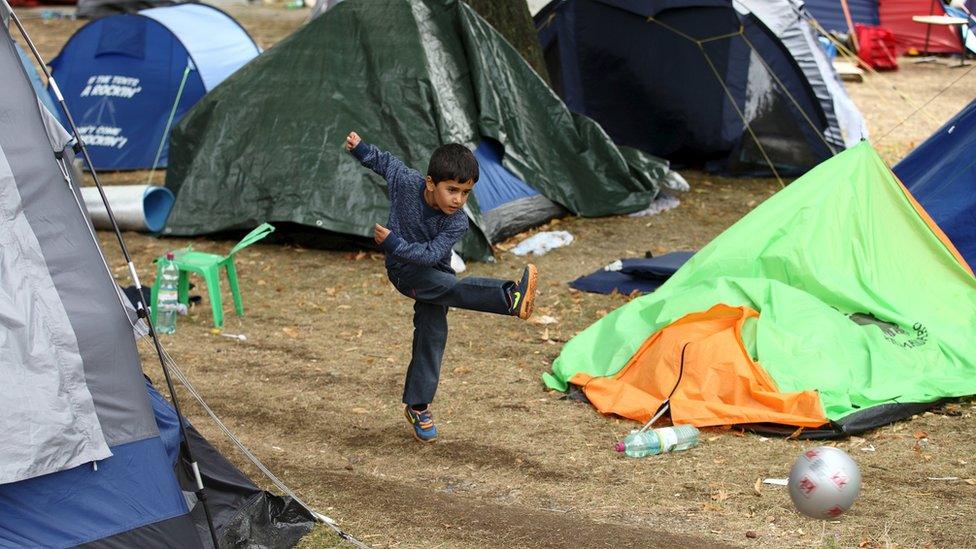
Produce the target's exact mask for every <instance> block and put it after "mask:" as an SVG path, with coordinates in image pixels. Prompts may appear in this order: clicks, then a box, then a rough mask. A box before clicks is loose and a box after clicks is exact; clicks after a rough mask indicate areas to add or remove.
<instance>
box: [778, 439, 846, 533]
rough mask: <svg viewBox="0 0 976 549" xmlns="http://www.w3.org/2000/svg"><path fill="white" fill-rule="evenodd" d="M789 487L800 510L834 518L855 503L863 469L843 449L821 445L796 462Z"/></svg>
mask: <svg viewBox="0 0 976 549" xmlns="http://www.w3.org/2000/svg"><path fill="white" fill-rule="evenodd" d="M789 488H790V499H792V500H793V505H794V506H796V510H797V511H799V512H801V513H803V514H804V515H806V516H808V517H812V518H816V519H822V520H827V519H834V518H837V517H839V516H840V515H841V514H843V513H844V511H847V510H848V509H850V508H851V506H852V505H854V500H855V499H857V494H858V492H860V490H861V470H860V469H858V467H857V463H854V460H853V459H851V457H850V456H849V455H847V454H846V453H845V452H844V451H843V450H840V449H837V448H832V447H830V446H820V447H818V448H812V449H810V450H807V451H805V452H803V453H802V454H800V457H798V458H796V461H795V462H793V468H792V469H790V480H789Z"/></svg>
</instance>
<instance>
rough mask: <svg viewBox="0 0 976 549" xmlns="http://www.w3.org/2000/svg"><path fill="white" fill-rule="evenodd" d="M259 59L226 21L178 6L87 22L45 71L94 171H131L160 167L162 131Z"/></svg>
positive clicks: (207, 9)
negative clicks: (86, 149) (60, 95)
mask: <svg viewBox="0 0 976 549" xmlns="http://www.w3.org/2000/svg"><path fill="white" fill-rule="evenodd" d="M259 53H260V49H259V48H258V46H257V45H256V44H255V43H254V41H253V40H251V37H250V36H248V34H247V32H246V31H244V29H243V28H242V27H241V26H240V25H239V24H238V23H237V22H236V21H234V20H233V19H232V18H231V17H230V16H229V15H227V14H225V13H224V12H222V11H220V10H218V9H216V8H213V7H211V6H207V5H204V4H180V5H176V6H170V7H162V8H152V9H147V10H142V11H140V12H138V13H137V14H125V15H114V16H110V17H103V18H101V19H97V20H95V21H92V22H91V23H88V24H87V25H85V26H84V27H82V28H81V29H79V30H78V32H76V33H75V34H74V36H72V37H71V39H70V40H68V42H67V43H66V44H65V45H64V48H63V49H62V50H61V53H60V54H59V55H58V56H57V57H56V58H55V59H54V60H53V61H51V66H52V68H53V75H54V77H55V79H56V80H57V82H58V85H59V86H60V87H61V92H62V93H63V94H64V98H65V101H66V102H67V104H68V108H69V109H70V110H71V114H72V116H74V118H75V121H76V122H77V124H78V127H79V130H80V131H81V134H82V137H83V138H84V139H85V142H86V143H87V144H88V147H89V152H90V154H91V157H92V163H94V164H95V166H94V167H95V168H97V169H103V170H131V169H141V168H150V167H153V166H154V165H156V166H159V167H162V166H166V158H167V149H168V130H169V129H171V128H172V126H173V125H175V124H176V122H177V121H179V119H180V118H181V117H182V116H183V114H184V113H186V111H188V110H189V109H190V107H192V106H193V105H194V104H196V102H197V101H199V100H200V98H201V97H203V95H204V94H205V93H207V92H208V91H210V90H212V89H213V88H214V87H215V86H217V84H219V83H220V82H222V81H223V80H224V79H225V78H227V77H228V76H230V75H231V74H232V73H233V72H234V71H236V70H237V69H238V68H240V67H241V66H242V65H244V64H245V63H247V62H248V61H250V60H251V59H253V58H254V57H255V56H257V55H258V54H259ZM174 107H175V110H174ZM171 115H172V120H170V117H171ZM157 156H158V158H157Z"/></svg>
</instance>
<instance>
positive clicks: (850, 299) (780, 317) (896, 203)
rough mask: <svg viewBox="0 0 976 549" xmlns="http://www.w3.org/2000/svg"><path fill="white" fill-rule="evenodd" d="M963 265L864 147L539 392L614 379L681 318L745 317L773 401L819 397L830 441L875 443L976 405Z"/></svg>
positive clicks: (776, 200)
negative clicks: (873, 438)
mask: <svg viewBox="0 0 976 549" xmlns="http://www.w3.org/2000/svg"><path fill="white" fill-rule="evenodd" d="M964 265H965V263H964V262H962V261H961V258H960V257H959V255H958V252H956V251H955V250H954V248H952V247H951V244H948V240H947V239H945V237H944V235H942V234H941V233H940V231H939V230H938V229H937V227H935V225H934V224H933V223H931V221H930V220H928V219H927V215H926V214H925V213H924V211H923V210H921V208H920V207H918V206H917V205H916V204H915V203H914V200H913V199H912V198H911V197H910V195H909V194H908V193H907V191H906V190H905V189H904V187H903V186H902V185H901V184H900V182H899V181H898V180H897V179H896V178H895V176H894V174H893V173H892V172H891V170H890V169H889V168H888V166H887V165H885V163H884V162H883V161H882V160H881V159H880V158H879V157H878V155H877V153H876V152H875V151H874V150H873V149H872V148H871V146H870V145H869V144H868V143H867V142H862V143H861V144H860V145H857V146H855V147H853V148H852V149H849V150H848V151H845V152H843V153H841V154H839V155H837V156H836V157H834V158H832V159H830V160H827V161H826V162H824V163H822V164H820V165H819V166H817V167H816V168H815V169H813V170H811V171H810V172H808V173H807V174H806V175H804V176H803V177H802V178H800V179H799V180H797V181H795V182H794V183H793V184H791V185H790V186H789V187H787V188H786V189H784V190H782V191H780V192H779V193H777V194H776V195H774V196H773V197H771V198H770V199H768V200H767V201H766V202H765V203H763V204H762V205H760V206H759V207H758V208H756V209H755V210H754V211H752V212H751V213H749V214H748V215H747V216H745V217H744V218H742V219H741V220H740V221H739V222H738V223H736V224H735V225H733V226H732V227H731V228H729V229H728V230H726V231H725V232H724V233H722V234H721V235H720V236H719V237H718V238H716V239H715V240H714V241H712V242H711V243H710V244H709V245H708V246H706V247H705V248H704V249H702V250H701V251H700V252H698V253H697V254H696V255H695V256H694V257H693V258H692V259H691V260H690V261H689V262H688V263H687V264H685V266H684V267H683V268H682V269H680V270H679V271H678V272H677V273H676V274H675V275H674V276H673V277H672V278H671V279H670V280H669V281H668V282H667V283H666V284H665V285H664V286H662V287H661V288H660V289H658V290H657V291H656V292H654V293H653V294H650V295H647V296H644V297H641V298H638V299H635V300H633V301H631V302H629V303H628V304H626V305H624V306H623V307H621V308H619V309H617V310H615V311H613V312H611V313H610V314H609V315H607V316H606V317H604V318H602V319H600V320H599V321H598V322H596V323H595V324H593V325H592V326H590V327H589V328H587V329H586V330H584V331H583V332H581V333H580V334H579V335H577V336H576V337H574V338H573V339H572V340H570V341H569V342H568V343H567V344H566V345H565V347H564V348H563V350H562V353H561V354H560V356H559V357H558V358H557V359H556V360H555V362H554V363H553V366H552V373H547V374H545V375H544V381H545V383H546V385H548V386H549V387H551V388H554V389H559V390H566V389H567V383H568V381H569V380H570V378H572V377H573V376H574V375H576V374H578V373H582V374H586V375H589V376H594V377H595V378H601V377H604V376H614V375H615V374H617V373H618V372H620V371H621V369H622V368H623V367H624V366H625V365H626V364H627V363H628V362H629V361H631V358H632V356H633V355H634V354H635V351H636V350H637V349H638V348H639V347H641V345H642V344H643V343H644V342H645V340H648V338H649V337H650V336H651V335H652V334H654V333H655V332H657V331H658V330H661V329H662V328H664V327H666V326H669V325H671V324H672V323H673V322H675V321H676V320H678V319H679V318H682V317H684V316H685V315H688V314H690V313H696V312H699V311H705V310H707V309H709V308H711V307H713V306H715V305H717V304H726V305H729V306H733V307H736V306H748V307H750V308H751V309H753V310H755V311H758V312H759V317H758V320H756V321H754V322H751V323H747V324H746V325H745V328H744V329H743V330H742V334H741V341H742V344H743V346H744V349H746V350H747V351H748V353H749V354H750V355H751V356H752V358H753V359H754V360H755V361H756V362H757V363H758V364H760V365H761V367H762V368H763V369H765V372H766V373H767V374H768V375H769V377H771V378H772V381H773V382H774V384H775V387H776V389H778V390H779V391H780V392H781V393H794V392H799V391H808V390H815V391H816V394H817V395H819V399H820V404H821V405H822V408H823V414H824V416H825V417H826V418H827V419H828V420H830V422H831V423H832V425H830V426H829V427H828V428H827V430H828V431H830V432H832V433H833V434H841V433H851V432H857V431H861V430H864V429H869V428H872V427H876V426H878V425H880V424H884V423H887V422H890V421H894V420H896V419H900V418H903V417H907V416H908V415H910V414H911V413H915V412H917V410H918V409H919V407H918V406H917V405H918V404H919V403H932V402H935V401H938V400H940V399H942V398H945V397H958V396H963V395H972V394H976V337H974V334H976V279H974V278H973V275H972V273H971V272H970V271H969V270H968V267H965V266H964ZM678 351H680V350H676V351H675V352H678ZM682 360H684V359H682ZM709 367H715V368H721V365H720V364H715V363H713V364H711V365H709ZM674 382H675V379H674V377H671V378H670V379H668V380H666V383H665V384H667V385H668V387H670V384H673V383H674ZM662 383H664V382H662ZM665 394H666V393H665ZM651 413H653V410H652V411H651Z"/></svg>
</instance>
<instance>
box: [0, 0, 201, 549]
mask: <svg viewBox="0 0 976 549" xmlns="http://www.w3.org/2000/svg"><path fill="white" fill-rule="evenodd" d="M0 2H2V3H3V7H4V8H5V9H6V10H7V12H8V13H9V14H10V20H11V21H13V22H14V25H16V26H17V30H18V31H20V34H21V36H23V37H24V40H25V41H26V42H27V45H28V46H30V50H31V53H33V54H34V58H35V59H36V60H37V62H38V64H39V65H40V66H41V70H42V71H44V76H45V77H47V80H48V84H49V85H50V86H51V89H52V90H54V95H55V97H56V99H57V101H58V104H59V105H60V106H61V110H62V111H63V112H64V115H65V118H66V119H67V121H68V125H69V126H71V133H72V134H73V135H74V136H75V139H76V140H77V144H76V145H75V149H76V151H80V152H81V154H82V156H83V157H84V159H85V162H87V163H88V168H89V170H90V172H91V175H92V180H93V181H94V183H95V187H96V188H97V189H98V194H99V195H100V196H101V198H102V202H103V203H104V204H105V211H106V212H107V213H108V218H109V221H110V222H111V223H112V228H113V230H114V231H115V238H116V239H117V240H118V242H119V247H120V248H121V250H122V255H123V256H124V258H125V262H126V265H127V266H128V268H129V276H130V277H131V278H132V281H133V283H134V284H135V287H136V290H137V292H136V295H138V296H140V299H139V300H138V305H137V308H136V309H137V312H138V314H139V317H140V318H142V319H143V321H145V323H146V325H147V326H148V327H149V335H150V337H152V340H153V344H154V345H155V348H156V354H157V356H158V357H159V364H160V365H161V366H162V368H163V375H164V376H165V378H166V386H167V387H168V388H169V394H170V399H172V401H173V409H174V410H175V411H176V419H177V421H179V424H180V435H181V437H182V439H183V440H182V441H180V449H181V451H182V453H183V455H184V456H186V459H187V461H189V462H190V468H191V470H192V471H193V476H194V480H195V482H196V486H197V490H196V492H195V494H196V496H197V499H199V500H200V503H201V504H203V510H204V513H205V514H206V517H207V527H208V528H209V529H210V537H211V540H212V541H213V546H214V549H219V547H220V545H219V543H218V541H217V530H216V528H214V524H213V517H212V515H211V513H210V506H209V505H208V504H207V494H206V490H205V489H204V486H203V480H202V479H201V478H200V468H199V466H198V465H197V462H196V460H194V459H193V454H192V453H191V452H190V440H189V438H187V432H186V424H185V421H184V420H183V414H182V413H181V411H180V404H179V401H178V399H177V398H176V390H175V388H174V387H173V380H172V378H171V377H170V372H169V368H168V367H167V365H166V361H165V360H163V348H162V345H160V343H159V337H158V336H157V335H156V329H155V327H154V326H153V323H152V319H151V318H150V315H149V313H148V311H147V310H146V305H145V303H143V302H142V299H141V296H142V284H141V283H140V282H139V275H138V274H136V268H135V266H134V265H133V263H132V256H131V255H130V254H129V248H128V247H127V246H126V245H125V240H124V239H123V238H122V231H121V230H120V229H119V224H118V222H117V221H116V219H115V214H114V213H113V212H112V206H111V205H109V203H108V199H107V198H106V197H105V190H104V189H103V187H102V183H101V181H100V180H99V179H98V173H97V172H96V171H95V168H94V166H93V164H92V161H91V157H90V156H89V155H88V148H87V147H85V142H84V140H82V138H81V134H80V133H78V127H77V126H76V125H75V121H74V118H73V117H72V116H71V112H70V111H68V105H67V104H66V103H65V101H64V96H62V95H61V90H60V89H59V88H58V84H57V82H56V81H55V80H54V76H52V75H51V73H50V71H48V70H47V65H46V64H45V63H44V59H43V58H42V57H41V54H40V52H38V51H37V47H36V46H35V45H34V41H33V40H31V38H30V35H29V34H27V29H25V28H24V25H23V24H22V23H21V22H20V18H19V17H17V14H16V13H14V10H13V8H11V7H10V4H8V3H7V0H0Z"/></svg>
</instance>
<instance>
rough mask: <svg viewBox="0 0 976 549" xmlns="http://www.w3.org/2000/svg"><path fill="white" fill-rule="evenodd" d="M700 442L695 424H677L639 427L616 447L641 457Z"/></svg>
mask: <svg viewBox="0 0 976 549" xmlns="http://www.w3.org/2000/svg"><path fill="white" fill-rule="evenodd" d="M697 444H698V429H696V428H695V426H694V425H675V426H673V427H661V428H659V429H647V430H646V431H639V430H637V429H635V430H633V431H631V432H630V434H629V435H627V438H625V439H624V441H623V442H618V443H617V444H616V446H615V447H614V449H615V450H617V451H618V452H624V453H626V454H627V456H628V457H632V458H639V457H645V456H653V455H655V454H666V453H669V452H679V451H681V450H687V449H688V448H691V447H692V446H695V445H697Z"/></svg>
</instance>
